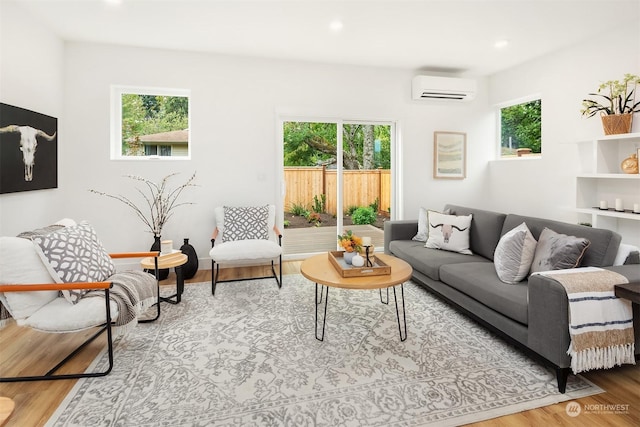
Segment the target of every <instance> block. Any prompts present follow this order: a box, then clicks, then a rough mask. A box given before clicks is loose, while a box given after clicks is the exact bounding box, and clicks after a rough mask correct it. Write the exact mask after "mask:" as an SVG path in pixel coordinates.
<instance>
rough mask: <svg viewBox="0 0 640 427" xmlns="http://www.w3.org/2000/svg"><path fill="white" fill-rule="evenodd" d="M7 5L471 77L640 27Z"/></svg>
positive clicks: (1, 0) (403, 14)
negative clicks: (617, 30) (504, 44)
mask: <svg viewBox="0 0 640 427" xmlns="http://www.w3.org/2000/svg"><path fill="white" fill-rule="evenodd" d="M6 3H18V4H20V6H21V7H23V8H24V9H25V12H26V13H29V14H31V15H35V16H36V18H37V20H38V21H41V22H43V23H44V24H46V25H47V26H48V27H50V29H51V30H52V31H53V32H54V33H56V34H58V35H59V36H60V37H61V38H62V39H64V40H69V41H86V42H98V43H112V44H118V45H128V46H139V47H152V48H165V49H179V50H185V51H196V52H214V53H221V54H231V55H243V56H254V57H264V58H281V59H295V60H304V61H315V62H323V63H338V64H351V65H363V66H381V67H392V68H403V69H411V70H416V71H425V72H429V71H430V72H434V73H435V72H438V73H451V74H458V75H475V76H480V75H488V74H492V73H494V72H497V71H500V70H503V69H506V68H509V67H512V66H514V65H518V64H521V63H523V62H526V61H528V60H530V59H533V58H536V57H538V56H541V55H544V54H546V53H549V52H552V51H555V50H558V49H561V48H563V47H567V46H570V45H572V44H575V43H578V42H581V41H584V40H588V39H589V38H596V37H598V36H599V34H604V33H606V32H608V31H611V30H614V29H616V28H620V27H622V26H625V25H633V26H636V27H640V0H555V1H551V0H508V1H506V0H503V1H493V0H447V1H436V0H422V1H406V0H378V1H366V0H342V1H328V0H295V1H293V0H290V1H271V0H254V1H248V0H235V1H218V0H208V1H205V0H84V1H80V0H0V11H1V7H2V5H3V4H6ZM336 21H338V22H339V23H340V24H336V23H335V22H336ZM332 23H333V25H337V26H338V27H340V25H341V26H342V28H341V29H338V30H334V29H331V25H332ZM639 36H640V28H639ZM501 40H506V41H507V42H508V44H507V45H506V46H504V47H502V48H497V47H495V43H496V42H498V41H501Z"/></svg>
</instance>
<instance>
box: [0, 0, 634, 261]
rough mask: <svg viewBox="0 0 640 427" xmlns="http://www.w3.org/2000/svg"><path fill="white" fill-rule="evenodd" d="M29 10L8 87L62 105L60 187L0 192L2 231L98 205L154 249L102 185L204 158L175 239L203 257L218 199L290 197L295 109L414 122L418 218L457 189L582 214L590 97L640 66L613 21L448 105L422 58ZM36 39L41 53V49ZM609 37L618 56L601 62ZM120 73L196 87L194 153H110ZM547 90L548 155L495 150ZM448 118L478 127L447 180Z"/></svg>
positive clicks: (103, 232)
mask: <svg viewBox="0 0 640 427" xmlns="http://www.w3.org/2000/svg"><path fill="white" fill-rule="evenodd" d="M17 9H18V7H17V6H14V5H12V4H10V5H5V4H3V13H2V28H1V29H0V39H1V40H2V64H1V68H0V70H1V72H2V73H1V74H0V89H1V90H2V93H1V95H0V100H1V101H2V102H5V103H9V104H12V105H16V106H19V107H25V108H30V109H33V110H36V111H39V112H43V113H45V114H49V115H52V116H54V117H58V118H59V140H58V141H59V188H58V189H56V190H41V191H31V192H24V193H16V194H10V195H0V215H1V219H2V221H1V225H0V232H1V233H2V235H15V234H16V233H18V232H19V231H22V230H24V229H29V228H33V227H38V226H42V225H45V224H48V223H50V222H52V221H55V220H57V219H59V218H61V217H65V216H68V217H73V218H76V219H87V220H89V221H90V222H91V223H92V224H93V225H94V226H95V227H96V229H97V230H98V234H99V236H100V237H101V239H102V240H103V243H104V244H105V246H106V247H107V249H108V250H110V251H119V250H122V251H133V250H144V249H147V248H148V246H149V245H150V244H151V240H152V239H151V235H149V234H148V233H145V229H144V226H143V225H142V224H141V223H140V222H139V221H138V220H137V219H136V218H135V217H134V215H133V213H132V212H131V211H129V210H128V209H127V208H126V207H125V206H123V205H121V204H119V203H117V202H116V201H113V200H110V199H107V198H104V197H100V196H97V195H95V194H92V193H89V191H88V190H89V189H97V190H102V191H106V192H109V193H121V194H125V195H128V196H133V195H134V194H135V193H134V191H133V187H132V185H131V182H130V181H129V180H127V179H125V178H123V175H126V174H136V175H141V176H145V177H147V178H149V179H153V180H158V179H160V178H161V177H163V176H164V175H166V174H168V173H170V172H179V173H180V175H179V176H178V179H177V180H176V182H179V181H181V180H182V179H186V177H187V176H188V175H189V174H191V173H193V172H194V171H196V172H197V182H198V184H199V185H200V186H199V187H198V188H196V189H193V190H192V191H189V192H188V193H186V194H185V197H184V200H185V201H186V200H190V201H194V202H196V204H195V205H192V206H187V207H182V208H179V209H178V210H177V211H176V214H175V216H174V217H173V218H172V219H171V220H170V222H169V223H168V225H167V226H166V227H165V229H164V231H163V238H166V239H172V240H174V242H181V240H182V238H184V237H188V238H190V241H191V243H192V244H193V245H194V246H195V248H196V251H197V252H198V254H199V255H200V257H201V258H204V257H206V255H207V252H208V248H209V246H210V242H209V236H210V233H211V231H212V227H213V217H212V212H213V208H214V207H215V206H217V205H221V204H249V203H266V202H274V201H275V202H276V203H279V204H281V201H280V200H278V199H279V188H280V182H279V180H280V173H281V165H280V164H279V162H280V160H279V159H280V157H279V150H280V143H279V142H278V141H277V138H276V135H277V129H276V124H277V121H278V117H279V114H284V115H304V116H309V115H317V116H318V117H336V118H338V117H339V118H344V119H385V120H396V121H398V123H399V125H400V129H401V133H402V149H401V153H402V154H401V159H400V163H401V167H402V182H403V184H404V186H403V190H402V192H403V194H402V195H403V200H404V202H403V205H402V209H403V211H404V217H405V218H416V217H417V213H418V208H419V207H420V206H424V207H427V208H441V207H442V206H443V205H444V204H445V203H456V204H462V205H470V206H478V207H482V208H486V209H495V210H501V211H506V212H517V213H523V214H529V215H539V216H543V217H548V218H556V219H565V220H569V221H572V220H573V219H574V218H573V214H571V213H570V212H569V210H568V209H567V208H568V207H569V206H572V205H573V204H574V202H575V194H574V183H575V181H574V179H573V176H574V175H575V172H576V170H575V168H576V167H577V166H574V163H573V162H575V161H577V157H576V152H575V150H576V148H575V146H573V145H571V144H562V143H563V142H565V141H567V140H574V139H581V138H582V139H584V137H590V136H593V135H594V134H598V132H600V130H599V127H598V124H597V123H596V122H595V120H592V121H585V120H583V119H582V118H581V117H580V115H579V108H580V100H581V99H582V97H583V96H584V95H585V94H586V93H588V92H589V91H591V90H593V88H594V86H595V84H596V83H597V82H598V81H600V80H602V79H608V78H612V77H616V76H619V75H621V74H622V73H624V72H634V71H636V72H637V70H638V68H640V67H638V65H639V63H640V60H639V58H638V55H639V53H638V52H639V51H640V49H638V38H637V37H636V38H634V37H627V38H621V37H619V36H615V35H612V36H611V38H612V40H613V39H615V40H617V42H616V43H608V41H609V40H606V39H604V40H602V42H597V41H595V40H594V41H590V42H589V43H585V44H584V45H581V46H576V47H575V48H573V49H568V50H565V51H563V52H558V53H557V54H554V55H550V56H547V57H545V58H541V59H540V60H538V61H534V62H532V63H529V64H526V65H523V66H520V67H516V68H514V69H511V70H507V71H505V72H502V73H498V74H496V75H494V76H491V78H490V79H482V78H481V79H479V94H478V97H477V99H476V100H475V101H474V102H472V103H468V104H450V103H446V104H443V103H434V102H425V101H412V100H411V98H410V85H411V78H412V77H413V74H414V73H413V72H412V71H410V70H406V71H402V70H395V69H383V68H363V67H353V66H336V65H323V64H316V63H306V62H293V61H279V60H266V59H252V58H241V57H232V56H223V55H209V54H202V53H189V52H178V51H167V50H153V49H138V48H126V47H121V46H110V45H99V44H85V43H66V44H64V43H62V42H61V41H60V40H58V39H56V38H55V37H54V36H52V35H51V34H50V33H49V32H47V31H46V30H44V29H42V28H37V29H36V30H34V29H33V23H32V22H30V23H27V22H24V19H22V18H21V14H20V13H19V10H17ZM27 24H29V25H27ZM36 27H37V26H36ZM16 40H20V42H19V44H13V43H16V42H15V41H16ZM620 40H626V41H625V42H623V43H621V42H620ZM25 51H29V55H28V56H29V58H33V57H37V58H38V61H37V62H36V63H34V61H33V60H31V61H26V58H24V56H25V54H24V52H25ZM603 51H606V52H607V55H608V56H607V58H606V60H605V59H603V60H601V61H594V59H597V58H602V52H603ZM594 64H595V65H594ZM111 84H125V85H143V86H156V87H174V88H187V89H191V93H192V127H191V132H192V144H193V147H192V148H193V151H192V160H190V161H175V162H166V161H111V160H109V120H110V118H109V102H110V100H109V87H110V85H111ZM532 92H540V93H542V94H543V120H544V126H543V144H544V157H543V159H542V160H538V161H533V160H520V161H515V162H497V161H494V162H491V161H490V159H492V157H493V153H494V146H495V144H496V135H495V119H494V116H493V109H492V107H491V106H490V105H492V104H493V103H497V102H500V101H503V100H506V99H512V98H517V97H520V96H523V95H527V94H529V93H532ZM488 93H491V95H492V96H491V99H489V97H488ZM636 126H638V125H636ZM436 130H440V131H460V132H466V133H467V141H468V160H469V164H468V171H467V179H465V180H434V179H433V178H432V173H433V132H434V131H436ZM206 266H207V265H206V264H203V267H206Z"/></svg>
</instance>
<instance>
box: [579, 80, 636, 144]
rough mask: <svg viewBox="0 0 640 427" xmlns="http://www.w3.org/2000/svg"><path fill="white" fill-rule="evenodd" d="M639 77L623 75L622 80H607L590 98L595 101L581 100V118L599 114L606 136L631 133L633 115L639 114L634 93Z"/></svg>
mask: <svg viewBox="0 0 640 427" xmlns="http://www.w3.org/2000/svg"><path fill="white" fill-rule="evenodd" d="M638 84H640V76H637V75H633V74H625V75H624V78H623V79H622V80H609V81H606V82H604V83H602V84H601V85H600V86H599V87H598V91H597V93H590V94H589V95H590V96H595V97H598V98H597V99H583V100H582V107H583V108H582V110H580V112H581V113H582V115H583V116H587V117H593V116H595V115H596V114H598V113H600V116H601V118H602V125H603V128H604V132H605V134H606V135H612V134H620V133H628V132H631V122H632V119H633V113H637V112H640V101H638V102H636V92H637V87H638Z"/></svg>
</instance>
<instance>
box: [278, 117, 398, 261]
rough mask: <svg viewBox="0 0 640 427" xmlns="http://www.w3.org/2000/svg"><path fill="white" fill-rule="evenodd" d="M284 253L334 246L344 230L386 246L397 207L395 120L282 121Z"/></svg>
mask: <svg viewBox="0 0 640 427" xmlns="http://www.w3.org/2000/svg"><path fill="white" fill-rule="evenodd" d="M281 123H282V147H283V155H282V159H283V175H282V176H283V189H284V191H283V212H282V215H283V218H284V228H285V230H284V234H285V236H287V235H288V236H289V237H290V238H291V239H293V241H291V242H287V240H289V239H285V240H284V242H283V244H284V246H285V248H284V252H285V255H294V254H299V255H304V254H311V253H318V252H326V251H328V250H335V249H336V245H337V235H338V234H340V233H342V231H343V230H344V229H353V231H354V232H355V233H356V234H358V233H359V234H364V235H371V237H372V238H373V239H374V240H377V241H378V244H377V245H376V246H377V247H378V248H382V244H381V242H382V236H383V231H382V228H383V224H384V221H385V220H387V219H388V218H389V217H390V212H391V209H392V200H393V197H392V188H393V187H392V181H393V179H392V178H393V168H392V159H391V158H392V151H393V146H394V139H395V126H394V124H393V123H379V122H366V121H364V122H356V121H342V120H335V121H317V122H314V121H298V120H283V121H282V122H281Z"/></svg>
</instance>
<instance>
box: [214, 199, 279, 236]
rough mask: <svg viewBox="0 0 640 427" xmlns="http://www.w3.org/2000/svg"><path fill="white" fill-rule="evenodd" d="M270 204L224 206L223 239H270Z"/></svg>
mask: <svg viewBox="0 0 640 427" xmlns="http://www.w3.org/2000/svg"><path fill="white" fill-rule="evenodd" d="M268 217H269V206H268V205H265V206H247V207H231V206H225V207H224V232H223V233H222V241H223V242H230V241H234V240H247V239H268V238H269V230H268V229H267V221H268Z"/></svg>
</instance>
